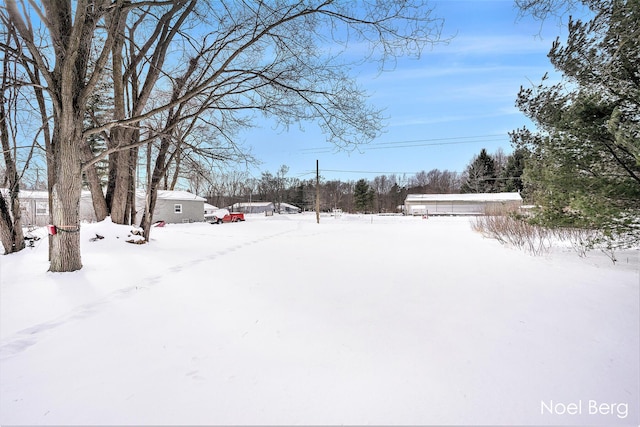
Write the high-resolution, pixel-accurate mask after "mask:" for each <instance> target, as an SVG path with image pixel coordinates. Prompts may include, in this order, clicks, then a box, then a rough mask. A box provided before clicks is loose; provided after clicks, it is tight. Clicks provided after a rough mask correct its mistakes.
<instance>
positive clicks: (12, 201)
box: [0, 33, 25, 254]
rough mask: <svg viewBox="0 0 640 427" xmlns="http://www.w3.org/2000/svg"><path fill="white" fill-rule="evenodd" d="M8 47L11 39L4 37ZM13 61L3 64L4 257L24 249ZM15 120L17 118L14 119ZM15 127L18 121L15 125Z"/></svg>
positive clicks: (0, 225)
mask: <svg viewBox="0 0 640 427" xmlns="http://www.w3.org/2000/svg"><path fill="white" fill-rule="evenodd" d="M5 36H6V39H7V42H6V44H7V45H9V44H10V43H11V42H10V41H9V39H10V35H9V34H8V33H6V34H5ZM11 64H12V61H10V60H9V56H8V55H4V57H3V61H2V78H1V81H0V142H1V146H2V154H3V160H4V164H5V167H4V179H3V180H2V181H3V186H4V185H6V186H7V189H8V191H7V192H6V194H4V193H2V192H0V241H2V246H3V247H4V253H5V254H10V253H13V252H18V251H21V250H22V249H24V247H25V244H24V236H23V234H22V221H21V212H20V200H19V196H18V194H19V192H20V177H19V174H18V166H17V164H16V159H15V156H14V155H13V153H14V151H15V150H16V143H15V133H12V132H11V131H10V129H11V128H12V126H11V123H10V121H11V116H13V115H14V114H15V108H16V98H17V93H18V90H17V87H15V86H13V87H12V86H11V85H10V82H9V76H10V74H11V73H13V70H10V66H11ZM14 117H15V116H14ZM14 123H15V121H14Z"/></svg>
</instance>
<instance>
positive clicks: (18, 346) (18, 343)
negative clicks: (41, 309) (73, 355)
mask: <svg viewBox="0 0 640 427" xmlns="http://www.w3.org/2000/svg"><path fill="white" fill-rule="evenodd" d="M293 231H296V229H289V230H284V231H280V232H278V233H274V234H269V235H265V236H261V237H258V238H255V239H252V240H248V241H246V242H242V243H238V244H235V245H233V246H230V247H228V248H224V249H223V250H218V251H216V252H215V253H210V254H208V255H205V256H203V257H199V258H196V259H192V260H189V261H186V262H182V263H179V264H175V265H172V266H170V267H168V268H167V269H166V271H165V273H162V274H154V275H151V276H147V277H145V278H142V279H141V280H139V281H138V282H137V283H136V284H135V285H132V286H128V287H126V288H122V289H118V290H116V291H113V292H111V293H109V294H107V295H105V296H103V297H102V298H100V299H98V300H96V301H93V302H90V303H86V304H82V305H80V306H78V307H76V308H75V309H73V310H71V311H70V312H69V313H67V314H64V315H62V316H59V317H57V318H56V319H53V320H50V321H47V322H42V323H39V324H37V325H33V326H30V327H28V328H25V329H22V330H20V331H18V332H16V333H14V334H13V335H11V336H9V337H7V338H4V339H2V340H1V341H0V361H4V360H7V359H10V358H12V357H13V356H15V355H17V354H20V353H22V352H23V351H25V350H27V349H28V348H30V347H32V346H34V345H36V344H37V343H38V342H39V341H40V340H41V339H42V338H43V337H44V336H45V334H47V333H50V332H51V331H53V330H55V329H57V328H58V327H60V326H63V325H66V324H68V323H70V322H73V321H78V320H83V319H86V318H88V317H90V316H93V315H95V314H96V313H98V312H100V310H101V309H102V308H103V307H106V306H108V305H110V304H112V303H113V302H115V301H118V300H121V299H124V298H130V297H132V296H134V295H137V294H138V291H140V290H147V289H151V288H153V287H154V286H156V285H157V284H159V283H160V282H161V281H162V279H163V278H165V277H166V276H167V274H179V273H180V272H182V271H183V270H184V269H189V268H191V267H194V266H196V265H199V264H201V263H203V262H210V261H213V260H216V259H218V258H220V257H223V256H225V255H228V254H231V253H234V252H236V251H238V250H240V249H243V248H245V247H249V246H253V245H255V244H259V243H262V242H264V241H268V240H271V239H273V238H276V237H280V236H282V235H286V234H289V233H291V232H293Z"/></svg>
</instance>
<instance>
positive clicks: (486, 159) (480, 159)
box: [460, 148, 497, 193]
mask: <svg viewBox="0 0 640 427" xmlns="http://www.w3.org/2000/svg"><path fill="white" fill-rule="evenodd" d="M464 176H465V178H464V182H463V184H462V186H461V187H460V191H461V192H462V193H492V192H495V191H496V178H497V173H496V166H495V161H494V159H493V157H491V156H490V155H489V154H488V153H487V150H486V149H484V148H483V149H482V150H481V151H480V154H479V155H478V156H476V157H474V158H473V160H472V161H471V163H469V165H468V166H467V168H466V170H465V172H464Z"/></svg>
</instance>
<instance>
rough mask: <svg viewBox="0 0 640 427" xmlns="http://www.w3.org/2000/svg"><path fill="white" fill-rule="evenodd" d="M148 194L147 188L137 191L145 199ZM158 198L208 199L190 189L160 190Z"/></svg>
mask: <svg viewBox="0 0 640 427" xmlns="http://www.w3.org/2000/svg"><path fill="white" fill-rule="evenodd" d="M146 196H147V192H146V191H145V190H138V191H136V197H138V198H141V199H144V198H145V197H146ZM158 200H182V201H187V200H195V201H197V202H206V201H207V199H205V198H204V197H200V196H197V195H195V194H193V193H189V192H188V191H181V190H176V191H172V190H158Z"/></svg>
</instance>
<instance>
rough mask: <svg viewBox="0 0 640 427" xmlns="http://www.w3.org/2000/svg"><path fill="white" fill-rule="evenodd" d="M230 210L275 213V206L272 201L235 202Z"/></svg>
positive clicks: (249, 212) (247, 212) (248, 212)
mask: <svg viewBox="0 0 640 427" xmlns="http://www.w3.org/2000/svg"><path fill="white" fill-rule="evenodd" d="M229 210H230V211H233V212H242V213H246V214H251V213H257V214H266V215H273V212H274V211H275V208H274V206H273V203H271V202H243V203H234V204H233V205H231V206H229Z"/></svg>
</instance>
